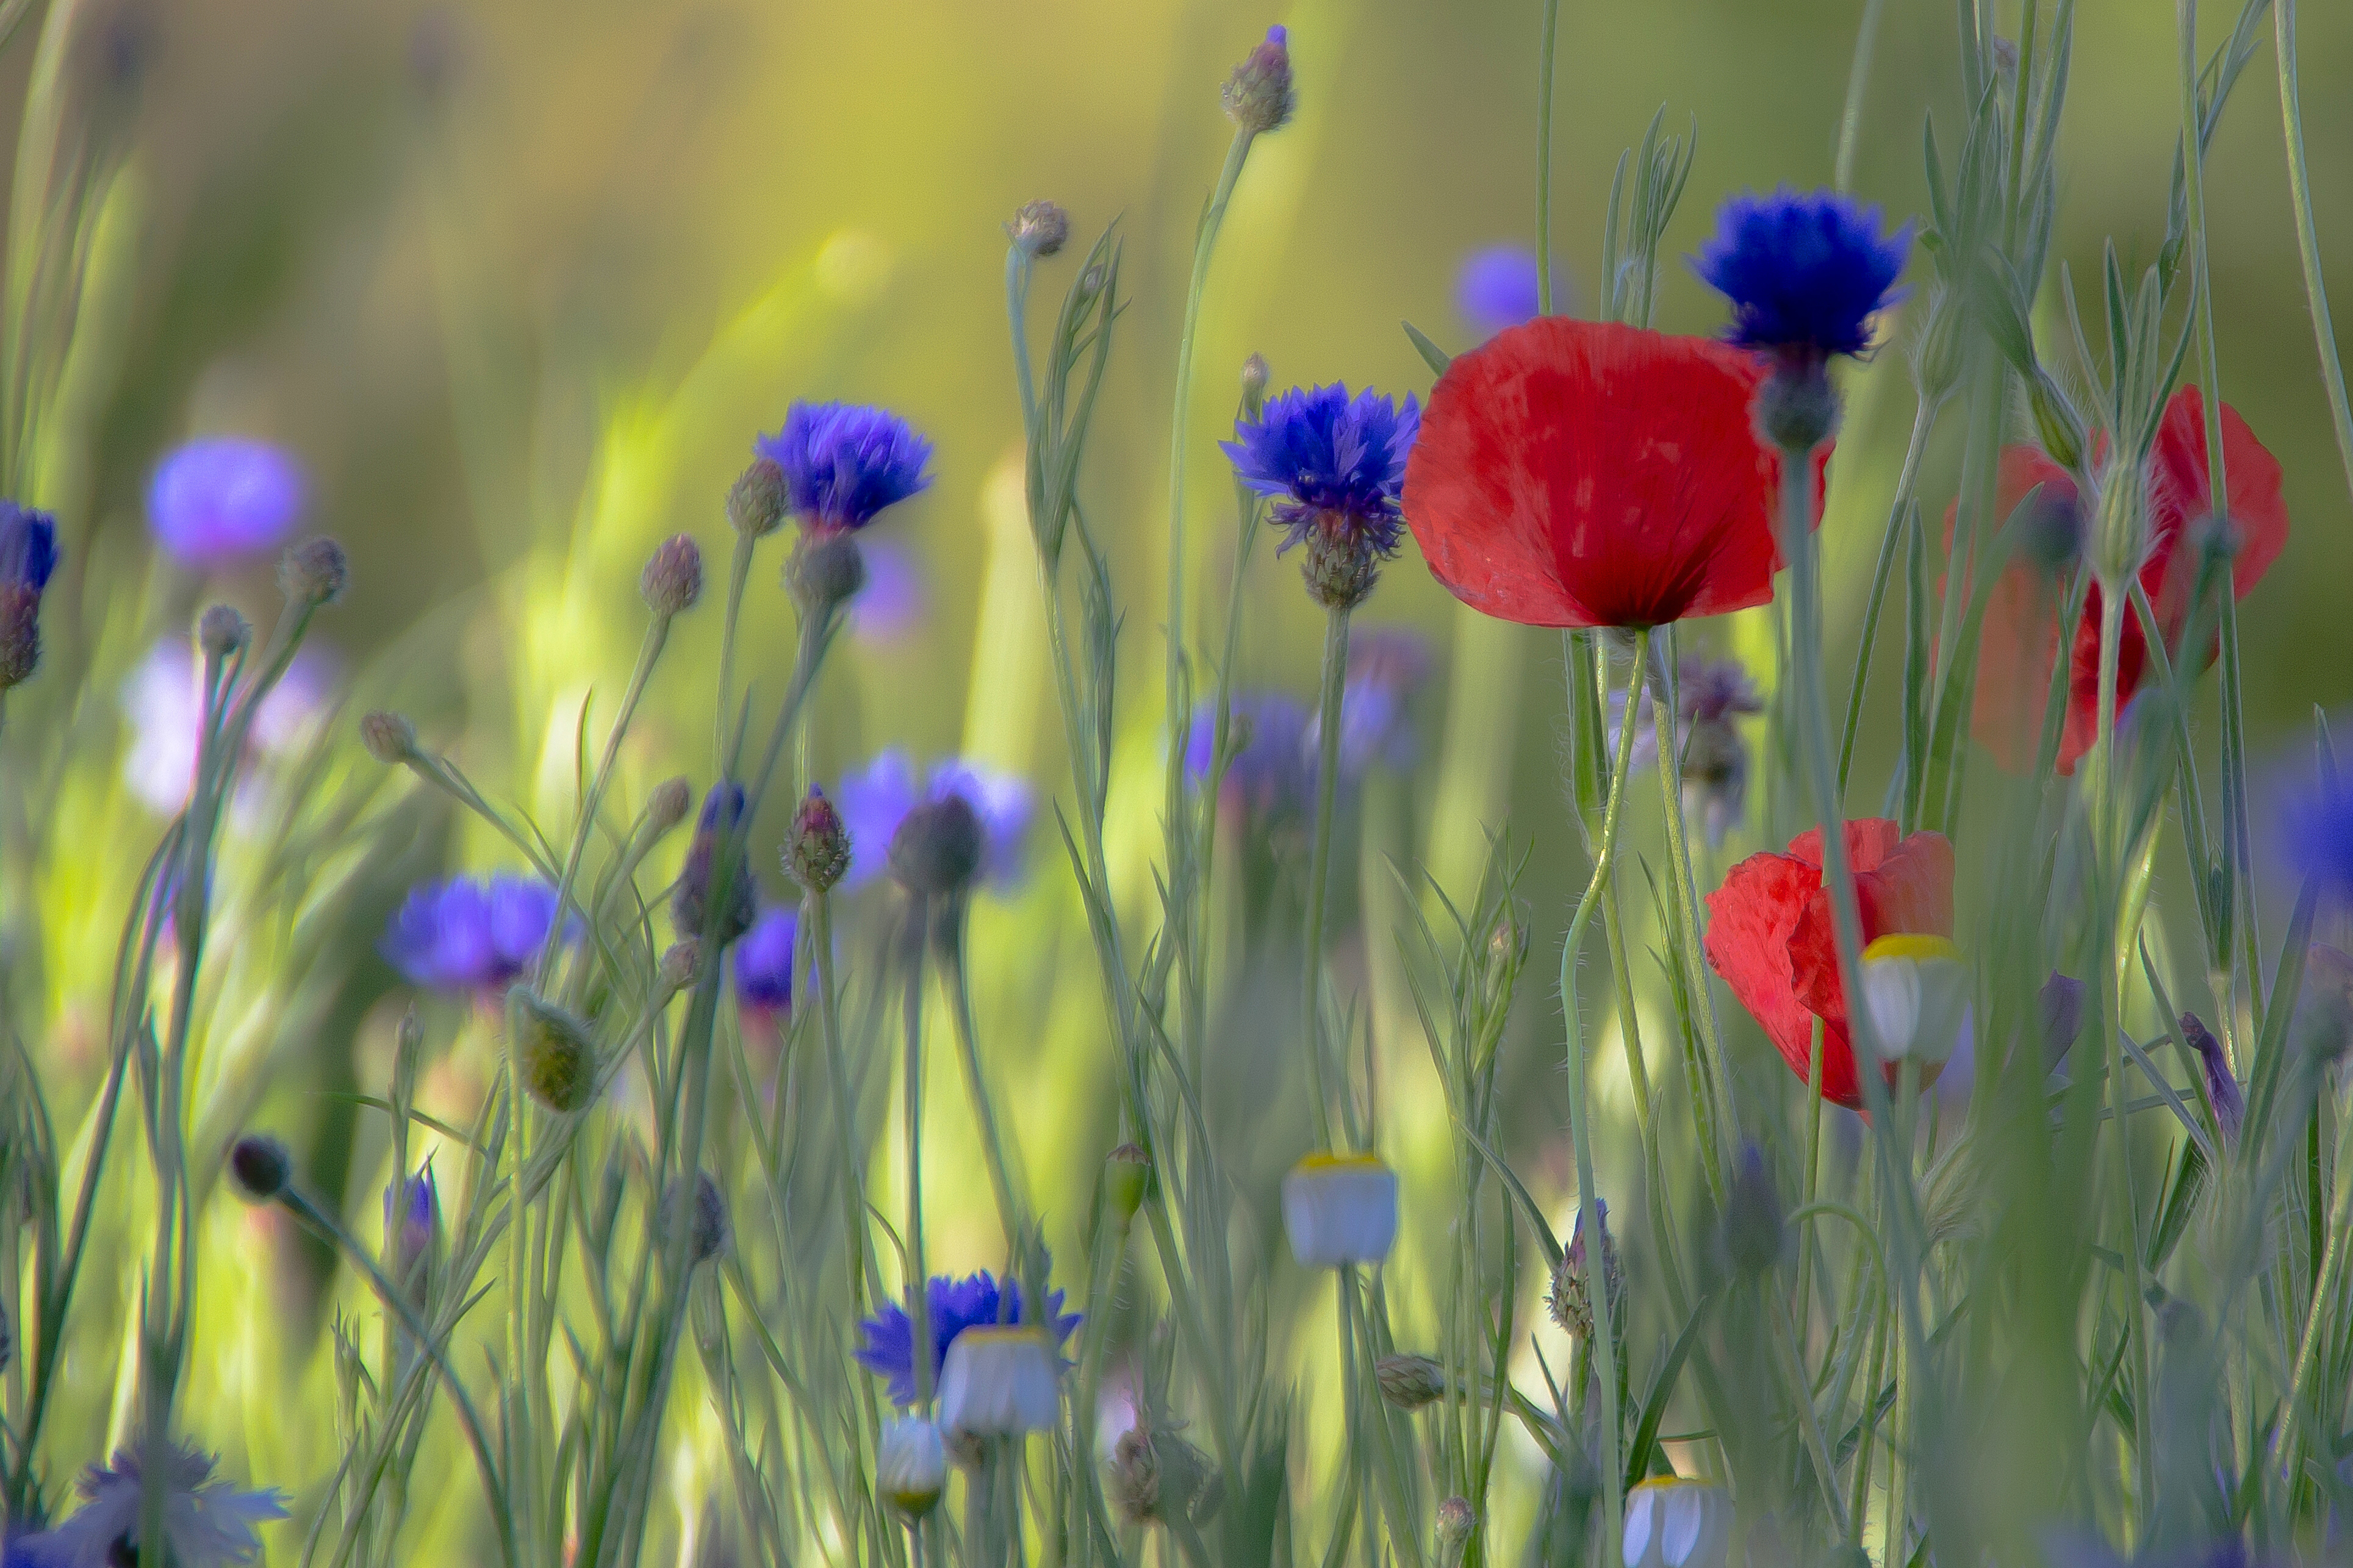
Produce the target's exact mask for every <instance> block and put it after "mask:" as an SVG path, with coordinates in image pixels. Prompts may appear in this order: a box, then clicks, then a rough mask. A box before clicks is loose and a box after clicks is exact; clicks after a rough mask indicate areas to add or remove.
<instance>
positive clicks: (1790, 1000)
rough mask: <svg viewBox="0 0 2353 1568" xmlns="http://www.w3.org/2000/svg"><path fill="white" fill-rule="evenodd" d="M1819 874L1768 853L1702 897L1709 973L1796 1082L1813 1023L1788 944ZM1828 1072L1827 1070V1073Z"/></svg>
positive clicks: (1804, 1061)
mask: <svg viewBox="0 0 2353 1568" xmlns="http://www.w3.org/2000/svg"><path fill="white" fill-rule="evenodd" d="M1820 886H1821V872H1820V869H1819V868H1815V867H1812V866H1809V865H1807V864H1806V863H1805V862H1804V861H1803V860H1799V859H1798V858H1795V857H1792V856H1788V855H1775V854H1772V853H1770V852H1767V853H1764V854H1758V855H1751V856H1750V857H1749V858H1747V859H1746V860H1743V861H1742V862H1740V864H1739V865H1737V866H1735V867H1734V868H1732V869H1731V870H1730V871H1729V872H1727V873H1726V874H1725V879H1724V885H1723V886H1722V887H1720V888H1718V889H1716V890H1715V891H1714V892H1712V893H1710V894H1709V895H1708V896H1707V914H1708V924H1707V934H1706V936H1705V937H1704V939H1703V941H1702V945H1703V946H1704V948H1705V949H1706V952H1707V962H1708V965H1709V967H1711V968H1713V969H1714V970H1715V972H1716V973H1718V974H1720V975H1722V976H1723V977H1724V983H1725V984H1726V985H1729V986H1730V987H1731V988H1732V994H1733V995H1735V996H1736V997H1738V998H1739V999H1740V1005H1742V1006H1744V1007H1746V1008H1747V1009H1748V1012H1749V1015H1750V1016H1752V1017H1754V1018H1755V1019H1756V1020H1757V1024H1758V1025H1759V1026H1761V1027H1762V1028H1763V1029H1764V1031H1765V1035H1766V1037H1767V1038H1768V1039H1770V1040H1771V1041H1772V1042H1773V1048H1774V1049H1775V1050H1778V1051H1779V1052H1780V1053H1781V1058H1782V1059H1783V1060H1784V1061H1786V1062H1788V1063H1789V1064H1790V1066H1791V1068H1793V1069H1794V1070H1795V1071H1797V1072H1798V1073H1799V1075H1801V1076H1802V1075H1803V1074H1804V1073H1805V1071H1806V1068H1807V1058H1808V1057H1809V1056H1810V1053H1811V1050H1812V1036H1813V1015H1812V1014H1811V1013H1810V1012H1809V1011H1808V1010H1807V1009H1806V1008H1805V1007H1804V1006H1803V1005H1800V1004H1799V1001H1798V997H1797V994H1796V992H1795V990H1794V989H1793V988H1792V985H1791V983H1790V974H1789V939H1790V935H1791V933H1792V932H1793V931H1795V930H1796V928H1797V923H1798V920H1799V915H1800V914H1802V913H1803V911H1804V910H1805V906H1806V900H1808V899H1809V898H1810V897H1811V896H1812V895H1813V894H1814V892H1815V891H1816V890H1817V889H1820ZM1825 1071H1827V1066H1826V1067H1825Z"/></svg>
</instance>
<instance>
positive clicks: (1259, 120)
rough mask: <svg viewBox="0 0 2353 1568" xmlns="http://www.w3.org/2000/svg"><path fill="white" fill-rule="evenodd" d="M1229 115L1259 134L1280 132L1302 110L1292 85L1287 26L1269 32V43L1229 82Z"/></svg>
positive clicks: (1238, 67)
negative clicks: (1297, 111)
mask: <svg viewBox="0 0 2353 1568" xmlns="http://www.w3.org/2000/svg"><path fill="white" fill-rule="evenodd" d="M1224 99H1225V105H1226V116H1227V118H1228V119H1229V120H1231V121H1233V122H1234V123H1235V124H1236V125H1239V126H1240V127H1241V128H1242V129H1243V130H1245V131H1248V132H1252V133H1254V134H1257V135H1264V134H1265V133H1266V132H1270V131H1279V130H1281V129H1282V126H1283V124H1284V122H1285V121H1289V120H1290V118H1291V113H1292V110H1293V109H1295V108H1296V107H1298V96H1297V94H1296V93H1295V92H1294V91H1293V88H1292V84H1291V34H1290V30H1289V29H1288V28H1285V27H1281V26H1273V27H1269V28H1268V29H1267V30H1266V41H1265V42H1263V43H1261V44H1260V45H1259V47H1256V48H1254V49H1252V50H1251V51H1250V55H1249V57H1248V58H1245V59H1244V60H1243V61H1242V63H1241V64H1240V65H1238V66H1236V67H1235V68H1234V73H1233V75H1231V76H1229V77H1228V78H1227V79H1226V87H1225V92H1224Z"/></svg>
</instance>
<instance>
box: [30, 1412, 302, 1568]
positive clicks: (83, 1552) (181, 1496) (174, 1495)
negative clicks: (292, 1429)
mask: <svg viewBox="0 0 2353 1568" xmlns="http://www.w3.org/2000/svg"><path fill="white" fill-rule="evenodd" d="M144 1458H145V1456H144V1455H143V1454H142V1453H141V1452H140V1451H139V1450H138V1449H137V1448H135V1447H122V1448H118V1449H116V1450H115V1454H114V1464H113V1466H112V1467H111V1468H109V1467H106V1466H102V1465H92V1466H90V1468H89V1469H87V1470H85V1471H84V1472H83V1473H82V1477H81V1479H80V1480H79V1482H78V1483H77V1487H78V1489H79V1491H80V1493H81V1496H82V1504H81V1506H80V1507H79V1508H78V1509H76V1510H74V1512H73V1516H72V1517H71V1518H69V1519H68V1520H67V1521H65V1522H64V1523H62V1524H60V1525H58V1527H57V1528H56V1529H55V1530H52V1531H47V1532H46V1533H44V1534H40V1535H28V1536H26V1537H24V1538H22V1539H21V1540H18V1541H16V1542H13V1543H11V1545H10V1547H9V1552H10V1553H11V1556H10V1562H11V1563H12V1564H13V1563H16V1561H18V1560H19V1559H21V1560H22V1561H23V1562H25V1563H28V1564H31V1565H33V1568H114V1565H116V1564H120V1563H136V1562H137V1561H138V1560H139V1525H140V1520H141V1515H142V1499H141V1496H140V1491H141V1485H140V1478H141V1468H142V1460H143V1459H144ZM162 1459H163V1463H162V1465H161V1467H160V1469H161V1473H160V1474H159V1475H158V1476H157V1477H156V1478H155V1479H156V1483H157V1484H158V1485H159V1486H161V1487H162V1488H163V1489H164V1552H165V1561H166V1562H168V1563H171V1564H172V1568H217V1565H218V1564H221V1563H250V1562H251V1561H253V1557H254V1553H256V1552H259V1551H260V1550H261V1542H260V1540H259V1538H258V1537H257V1536H256V1535H255V1533H254V1531H255V1530H256V1528H257V1527H258V1526H259V1525H261V1524H263V1523H265V1522H267V1521H269V1520H273V1519H284V1518H285V1517H286V1505H285V1503H284V1502H283V1501H282V1500H281V1495H282V1494H280V1492H279V1491H278V1490H277V1489H274V1488H271V1489H262V1490H259V1491H250V1490H248V1489H245V1488H243V1487H238V1486H236V1485H233V1484H231V1483H230V1482H227V1481H216V1480H214V1479H211V1478H212V1473H213V1459H212V1457H211V1456H210V1455H207V1454H202V1453H199V1452H197V1451H196V1450H195V1449H194V1448H190V1447H184V1446H182V1445H181V1444H178V1443H167V1444H165V1445H164V1451H163V1455H162Z"/></svg>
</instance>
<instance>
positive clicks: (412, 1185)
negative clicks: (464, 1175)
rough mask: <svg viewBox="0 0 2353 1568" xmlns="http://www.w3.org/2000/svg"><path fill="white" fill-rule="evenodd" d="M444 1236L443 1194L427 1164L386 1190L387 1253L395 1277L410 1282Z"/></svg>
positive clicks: (385, 1226)
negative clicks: (389, 1256) (442, 1233)
mask: <svg viewBox="0 0 2353 1568" xmlns="http://www.w3.org/2000/svg"><path fill="white" fill-rule="evenodd" d="M440 1233H441V1191H440V1187H439V1186H438V1184H436V1182H435V1181H434V1179H433V1168H432V1167H431V1166H430V1165H427V1167H426V1168H425V1169H424V1170H422V1171H419V1172H418V1173H417V1174H415V1175H413V1176H410V1177H407V1178H406V1179H404V1180H398V1181H395V1182H394V1183H392V1184H391V1185H389V1186H387V1187H385V1189H384V1234H385V1250H386V1251H387V1252H388V1253H389V1254H390V1255H391V1258H392V1261H393V1265H394V1277H395V1278H396V1279H409V1278H410V1277H412V1276H413V1275H415V1274H416V1273H417V1270H418V1269H420V1268H424V1267H425V1266H426V1263H427V1260H428V1259H429V1258H431V1257H432V1255H433V1248H434V1245H435V1243H436V1242H437V1241H438V1238H439V1237H440Z"/></svg>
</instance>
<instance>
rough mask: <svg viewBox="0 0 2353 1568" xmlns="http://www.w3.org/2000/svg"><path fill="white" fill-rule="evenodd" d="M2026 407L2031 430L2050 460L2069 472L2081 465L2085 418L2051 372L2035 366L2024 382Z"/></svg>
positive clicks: (2082, 464)
mask: <svg viewBox="0 0 2353 1568" xmlns="http://www.w3.org/2000/svg"><path fill="white" fill-rule="evenodd" d="M2026 406H2027V409H2028V411H2029V412H2031V414H2032V415H2033V416H2034V433H2035V436H2036V437H2038V438H2039V439H2040V440H2041V441H2042V449H2043V450H2044V451H2046V452H2048V453H2050V454H2051V460H2052V462H2055V463H2057V464H2058V465H2059V466H2060V467H2061V468H2064V469H2066V470H2067V471H2068V472H2069V473H2073V472H2074V471H2075V470H2076V469H2078V468H2082V467H2083V466H2084V418H2083V416H2082V415H2080V414H2077V413H2076V412H2075V405H2073V404H2072V403H2070V402H2068V401H2067V395H2066V394H2065V393H2063V392H2062V391H2060V390H2059V384H2058V383H2057V382H2055V381H2053V380H2052V379H2051V373H2050V372H2048V371H2046V370H2043V369H2042V368H2041V367H2040V366H2037V367H2036V369H2035V373H2034V374H2033V376H2032V377H2031V378H2030V379H2029V380H2028V382H2027V384H2026Z"/></svg>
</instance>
